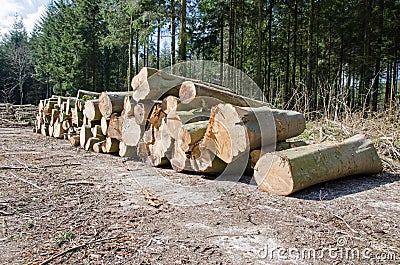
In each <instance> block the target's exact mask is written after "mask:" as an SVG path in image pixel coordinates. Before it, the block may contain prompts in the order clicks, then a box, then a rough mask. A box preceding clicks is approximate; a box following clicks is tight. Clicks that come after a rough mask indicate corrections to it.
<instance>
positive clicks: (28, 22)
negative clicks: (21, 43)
mask: <svg viewBox="0 0 400 265" xmlns="http://www.w3.org/2000/svg"><path fill="white" fill-rule="evenodd" d="M45 11H46V6H45V5H41V6H39V8H38V10H37V11H36V12H35V13H31V14H27V15H26V17H25V18H24V19H23V22H24V25H25V28H26V30H27V31H28V32H32V30H33V27H34V26H35V23H36V22H38V21H39V20H40V17H41V16H42V14H44V12H45Z"/></svg>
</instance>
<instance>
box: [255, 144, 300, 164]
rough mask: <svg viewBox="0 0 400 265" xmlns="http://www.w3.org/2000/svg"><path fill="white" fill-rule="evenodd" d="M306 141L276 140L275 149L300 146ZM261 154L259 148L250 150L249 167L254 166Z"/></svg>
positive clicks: (280, 149)
mask: <svg viewBox="0 0 400 265" xmlns="http://www.w3.org/2000/svg"><path fill="white" fill-rule="evenodd" d="M306 145H307V143H306V142H303V141H296V142H277V143H276V147H275V150H276V151H282V150H287V149H290V148H295V147H300V146H306ZM261 154H262V151H261V149H254V150H252V151H251V152H250V161H251V168H254V166H255V165H256V164H257V162H258V160H259V159H260V156H261Z"/></svg>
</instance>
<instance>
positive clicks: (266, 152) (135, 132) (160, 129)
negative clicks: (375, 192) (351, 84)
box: [35, 68, 381, 195]
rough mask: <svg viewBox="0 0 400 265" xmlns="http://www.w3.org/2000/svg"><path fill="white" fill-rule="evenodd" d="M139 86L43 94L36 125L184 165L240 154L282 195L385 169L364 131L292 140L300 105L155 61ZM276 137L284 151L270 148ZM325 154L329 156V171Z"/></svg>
mask: <svg viewBox="0 0 400 265" xmlns="http://www.w3.org/2000/svg"><path fill="white" fill-rule="evenodd" d="M131 86H132V91H128V92H102V93H100V94H99V93H95V92H88V91H83V90H80V91H79V92H78V95H77V96H76V97H74V98H66V97H54V96H53V97H52V98H49V99H45V100H41V101H40V103H39V114H38V115H37V119H36V126H35V130H36V132H38V133H42V134H43V135H48V136H53V137H56V138H64V139H69V141H70V143H71V145H73V146H80V147H81V148H84V149H85V150H88V151H89V150H91V151H94V152H96V153H108V154H116V155H119V156H121V157H137V158H141V159H142V160H143V161H145V162H147V163H148V164H150V165H152V166H170V167H172V168H173V169H174V170H176V171H195V172H201V173H210V174H220V173H222V172H223V171H224V170H225V169H226V168H227V166H228V165H230V164H234V163H236V162H237V161H239V158H240V161H248V163H247V164H246V163H244V164H245V165H243V166H242V167H243V171H246V172H249V171H250V170H252V169H254V177H255V180H256V182H257V183H258V184H259V187H260V188H261V189H262V190H264V191H268V192H272V193H276V194H280V195H288V194H291V193H293V192H295V191H297V190H300V189H302V188H305V187H308V186H310V185H313V184H316V183H320V182H322V181H326V180H330V179H335V178H339V177H344V176H347V175H350V174H360V173H377V172H379V171H380V170H381V165H380V160H379V158H378V157H377V155H376V151H375V149H374V148H373V146H372V145H371V144H370V142H368V141H367V140H365V139H364V138H362V137H361V138H360V137H358V138H356V139H355V140H353V139H349V141H348V142H345V143H343V144H340V143H333V144H331V145H326V146H325V145H321V146H307V147H303V146H304V145H306V144H305V143H304V142H288V141H287V139H290V138H292V137H295V136H298V135H300V134H301V133H302V132H303V131H304V129H305V118H304V116H303V115H302V114H301V113H299V112H296V111H290V110H279V109H270V108H269V107H268V105H267V104H266V103H264V102H261V101H258V100H254V99H251V98H246V97H243V96H240V95H237V94H233V93H232V92H230V91H228V90H227V89H226V88H222V87H219V86H217V85H214V84H208V83H204V82H202V81H199V80H192V79H189V78H186V77H180V76H175V75H172V74H169V73H166V72H163V71H159V70H156V69H153V68H143V69H142V70H141V71H140V73H139V74H138V75H136V76H135V77H134V78H133V79H132V83H131ZM261 120H264V122H261ZM265 121H266V122H265ZM275 145H276V147H277V150H279V151H278V152H276V153H275V152H270V151H275ZM271 147H273V148H274V149H273V150H271ZM334 158H338V161H335V160H334ZM367 158H368V159H369V160H368V161H369V162H367V163H368V167H364V165H363V163H364V162H365V161H367V160H365V159H367ZM243 159H244V160H243ZM325 160H326V161H325ZM321 161H322V162H326V163H327V164H326V165H325V164H324V166H325V169H324V171H323V172H322V171H321V175H323V177H321V175H320V174H319V168H320V164H319V163H321ZM343 161H345V162H343ZM329 163H334V165H332V166H333V167H332V168H334V169H335V170H334V171H332V173H331V174H328V169H329V168H330V167H329V166H330V165H329ZM238 174H241V172H240V173H238Z"/></svg>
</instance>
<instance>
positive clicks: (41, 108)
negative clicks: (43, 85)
mask: <svg viewBox="0 0 400 265" xmlns="http://www.w3.org/2000/svg"><path fill="white" fill-rule="evenodd" d="M44 102H45V101H44V99H41V100H39V105H38V111H39V113H41V112H43V110H44V108H45V103H44Z"/></svg>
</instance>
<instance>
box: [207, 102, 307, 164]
mask: <svg viewBox="0 0 400 265" xmlns="http://www.w3.org/2000/svg"><path fill="white" fill-rule="evenodd" d="M260 122H261V123H262V126H263V130H260V125H259V123H260ZM274 123H275V124H274ZM273 127H275V128H273ZM304 129H305V119H304V116H303V115H302V114H301V113H298V112H295V111H284V110H275V109H269V108H268V107H260V108H240V107H234V106H232V105H231V104H218V105H217V106H215V107H214V108H213V109H212V111H211V116H210V122H209V125H208V128H207V131H206V133H205V136H204V140H203V142H202V143H201V145H202V146H204V147H205V148H206V149H208V150H211V151H212V152H213V153H214V154H216V155H217V156H218V157H219V158H221V159H222V160H223V161H224V162H225V163H231V162H232V161H233V160H234V159H235V158H236V157H238V156H240V155H241V154H242V153H244V152H246V151H250V150H253V149H256V148H260V147H261V146H262V145H264V146H267V145H268V146H269V145H273V144H274V143H275V142H276V141H282V140H285V139H287V138H290V137H294V136H297V135H299V134H301V133H302V132H303V131H304ZM274 130H275V132H274ZM274 135H276V136H275V139H272V138H271V137H272V136H274ZM262 141H263V142H262Z"/></svg>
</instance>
